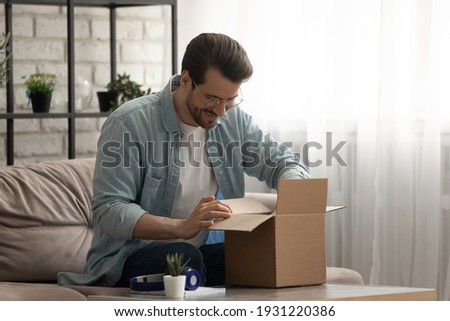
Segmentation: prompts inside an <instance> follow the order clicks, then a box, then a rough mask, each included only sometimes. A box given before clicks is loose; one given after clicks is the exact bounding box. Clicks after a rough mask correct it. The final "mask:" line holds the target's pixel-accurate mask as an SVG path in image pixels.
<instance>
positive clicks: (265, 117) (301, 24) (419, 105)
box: [179, 0, 450, 300]
mask: <svg viewBox="0 0 450 321" xmlns="http://www.w3.org/2000/svg"><path fill="white" fill-rule="evenodd" d="M179 15H180V18H179V29H180V48H184V47H185V46H186V44H187V42H188V41H189V40H190V39H191V38H192V37H194V36H195V35H197V34H198V33H200V32H206V31H212V32H223V33H227V34H229V35H230V36H232V37H235V38H236V39H238V40H239V41H240V42H241V43H242V44H243V45H244V46H245V47H246V49H247V51H248V54H249V56H250V58H251V60H252V62H253V65H254V67H255V73H254V76H253V77H252V79H251V80H250V81H249V82H247V83H245V84H244V85H243V92H244V96H245V101H244V103H243V108H245V109H246V110H247V111H248V112H249V113H251V114H252V115H253V116H254V118H255V119H256V120H257V121H258V122H259V123H260V124H261V126H262V127H263V128H265V129H266V130H268V131H270V132H271V133H272V134H273V136H275V137H276V138H277V139H278V140H280V141H283V142H285V143H286V144H289V145H290V146H291V147H292V148H293V150H294V151H295V152H296V153H299V154H301V155H302V157H303V160H305V161H307V162H309V163H310V165H311V170H312V174H313V176H315V177H327V178H328V179H329V200H328V202H329V203H330V204H347V205H348V207H347V208H346V209H345V210H344V211H341V212H337V213H334V214H331V215H330V216H329V217H328V218H327V224H328V225H327V238H328V239H327V243H328V258H327V259H328V265H334V266H344V267H349V268H353V269H356V270H358V271H359V272H360V273H361V274H362V275H363V277H364V279H365V281H366V282H367V283H373V284H388V285H401V286H417V287H432V288H437V289H438V291H439V298H440V299H446V300H448V299H450V264H449V263H450V255H449V253H450V236H448V235H447V234H448V233H447V231H448V230H449V228H450V220H449V214H450V196H449V194H450V139H449V136H450V135H449V123H450V112H449V110H450V90H449V89H450V41H449V39H450V19H448V17H449V16H450V2H449V1H446V0H362V1H361V0H339V1H337V0H335V1H332V0H273V1H269V0H267V1H261V0H240V1H238V0H234V1H230V0H227V1H225V0H222V1H221V0H191V1H180V3H179ZM181 55H182V52H181V53H180V56H181ZM305 151H307V153H306V154H305V153H304V152H305ZM305 155H307V159H306V158H305Z"/></svg>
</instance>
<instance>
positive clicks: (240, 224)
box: [209, 197, 275, 232]
mask: <svg viewBox="0 0 450 321" xmlns="http://www.w3.org/2000/svg"><path fill="white" fill-rule="evenodd" d="M221 202H224V203H225V204H227V205H228V206H229V207H230V208H231V210H232V211H233V214H232V215H231V217H230V218H227V219H225V220H217V221H215V222H214V225H213V226H212V227H210V228H209V229H210V230H227V231H248V232H250V231H252V230H254V229H255V228H256V227H257V226H258V225H260V224H262V223H264V222H265V221H267V220H268V219H269V218H271V217H272V216H274V215H275V214H274V213H272V210H271V209H270V208H268V207H267V206H265V205H264V204H262V203H261V202H259V201H257V200H255V199H254V198H251V197H245V198H234V199H227V200H221Z"/></svg>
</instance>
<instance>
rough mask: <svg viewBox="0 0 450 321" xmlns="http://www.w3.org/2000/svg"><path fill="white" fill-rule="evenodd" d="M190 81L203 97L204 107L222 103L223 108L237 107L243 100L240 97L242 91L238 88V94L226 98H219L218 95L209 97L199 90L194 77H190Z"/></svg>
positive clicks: (212, 106)
mask: <svg viewBox="0 0 450 321" xmlns="http://www.w3.org/2000/svg"><path fill="white" fill-rule="evenodd" d="M192 82H193V83H194V86H195V88H197V89H198V92H199V94H200V96H201V97H202V98H203V100H204V101H205V107H206V108H214V107H215V106H218V105H221V104H223V103H225V109H227V110H228V109H230V108H234V107H237V106H238V105H239V104H240V103H242V102H243V101H244V99H243V98H242V91H241V89H240V88H239V94H240V95H239V96H236V97H233V98H227V99H223V98H219V97H209V98H205V96H204V95H203V93H202V91H201V90H200V88H198V86H197V84H196V83H195V81H194V79H192Z"/></svg>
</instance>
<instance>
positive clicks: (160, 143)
mask: <svg viewBox="0 0 450 321" xmlns="http://www.w3.org/2000/svg"><path fill="white" fill-rule="evenodd" d="M252 73H253V68H252V65H251V63H250V61H249V59H248V57H247V54H246V52H245V50H244V49H243V48H242V47H241V45H240V44H239V43H238V42H237V41H235V40H233V39H231V38H229V37H227V36H225V35H222V34H201V35H199V36H197V37H196V38H194V39H193V40H192V41H191V42H190V43H189V45H188V46H187V48H186V52H185V55H184V58H183V61H182V71H181V74H180V75H176V76H173V77H172V78H171V79H170V81H169V83H168V84H167V86H166V87H165V88H164V89H163V90H162V91H161V92H159V93H157V94H154V95H150V96H145V97H141V98H138V99H135V100H133V101H130V102H127V103H126V104H124V105H122V106H121V107H120V108H118V109H117V110H116V111H115V112H114V113H112V114H111V115H110V117H109V118H108V119H107V121H106V122H105V124H104V126H103V129H102V133H101V136H100V139H99V143H98V154H97V160H96V167H95V173H94V180H93V186H94V196H93V201H92V208H93V216H94V237H93V240H92V247H91V249H90V251H89V252H88V255H87V264H86V271H85V272H86V273H85V274H73V273H60V275H59V282H60V283H62V284H67V283H77V284H95V285H103V286H128V284H129V279H130V278H131V277H133V276H138V275H144V274H153V273H162V272H164V271H165V270H166V261H165V260H166V255H167V254H168V253H175V252H178V253H182V254H184V257H185V258H186V259H189V266H190V267H192V268H195V269H197V270H198V271H199V272H200V273H201V278H202V284H204V285H206V286H212V285H220V284H224V245H223V242H219V243H213V244H209V243H211V242H209V240H208V230H207V228H208V227H210V226H212V225H213V224H214V220H216V219H227V218H229V217H230V216H231V215H232V213H231V210H230V208H229V207H228V206H227V205H226V204H225V203H223V202H222V201H221V200H220V199H221V198H236V197H243V196H244V193H245V186H244V173H246V174H248V175H251V176H255V177H257V178H258V179H259V180H262V181H265V182H266V183H267V185H268V186H269V187H271V188H276V187H277V182H278V180H280V179H295V178H306V177H308V176H309V174H308V171H307V169H306V168H305V167H304V166H303V165H302V164H301V163H300V161H299V160H298V159H297V158H295V157H294V155H293V154H292V153H291V151H289V150H288V149H287V148H284V147H282V146H280V144H279V143H277V142H275V141H273V140H271V139H269V136H264V134H263V132H262V131H261V130H260V129H259V128H258V126H257V125H255V124H254V123H253V120H252V118H251V117H250V116H249V115H248V114H246V113H245V112H244V111H243V110H241V109H240V108H239V107H238V105H239V104H240V102H241V101H242V98H241V90H240V86H241V84H242V82H243V81H246V80H247V79H249V78H250V76H251V75H252ZM207 243H208V244H207Z"/></svg>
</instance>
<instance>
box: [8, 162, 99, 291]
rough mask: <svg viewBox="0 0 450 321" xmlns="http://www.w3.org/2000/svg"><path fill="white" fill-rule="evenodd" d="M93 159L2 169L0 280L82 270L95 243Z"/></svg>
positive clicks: (49, 277)
mask: <svg viewBox="0 0 450 321" xmlns="http://www.w3.org/2000/svg"><path fill="white" fill-rule="evenodd" d="M94 164H95V160H94V159H77V160H64V161H57V162H48V163H43V164H32V165H22V166H9V167H5V168H2V169H0V195H1V198H0V232H1V233H0V234H1V235H2V237H1V238H0V281H39V282H40V281H46V282H47V281H53V282H54V281H55V280H56V275H57V273H58V272H60V271H71V272H81V271H82V270H83V268H84V265H85V257H86V253H87V251H88V249H89V247H90V243H91V239H92V212H91V204H90V200H91V197H92V175H93V169H94Z"/></svg>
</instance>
